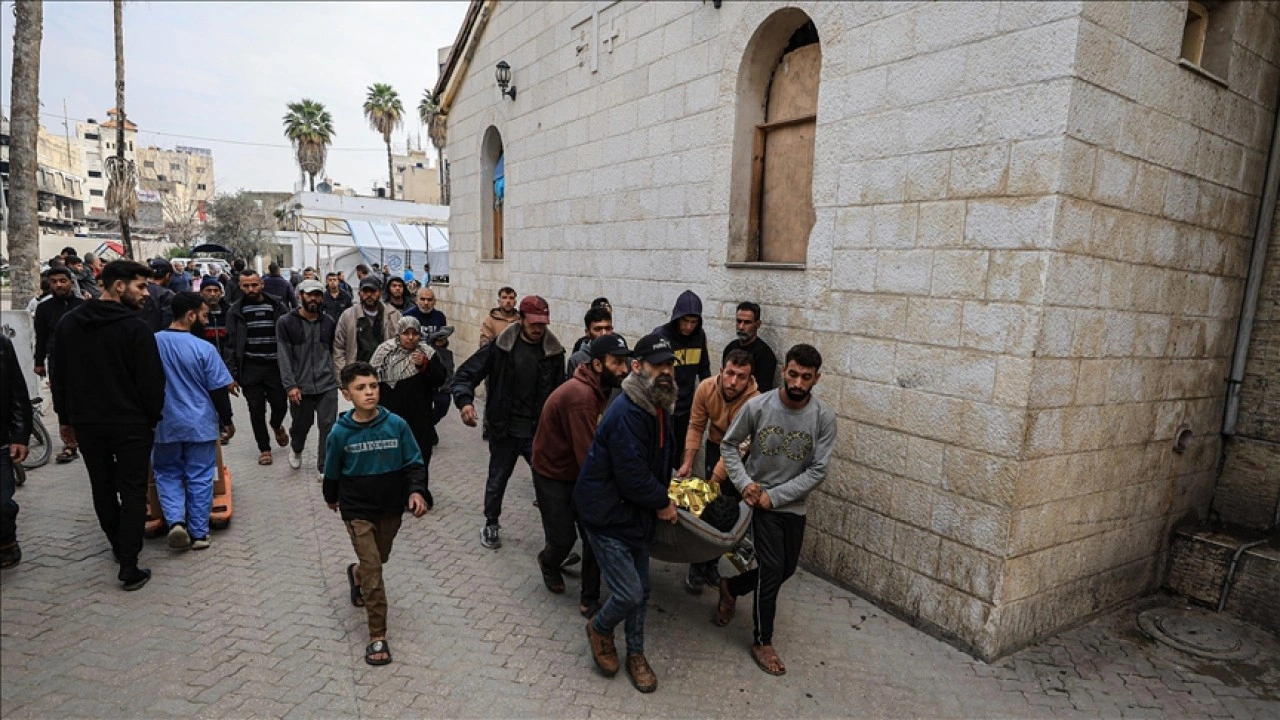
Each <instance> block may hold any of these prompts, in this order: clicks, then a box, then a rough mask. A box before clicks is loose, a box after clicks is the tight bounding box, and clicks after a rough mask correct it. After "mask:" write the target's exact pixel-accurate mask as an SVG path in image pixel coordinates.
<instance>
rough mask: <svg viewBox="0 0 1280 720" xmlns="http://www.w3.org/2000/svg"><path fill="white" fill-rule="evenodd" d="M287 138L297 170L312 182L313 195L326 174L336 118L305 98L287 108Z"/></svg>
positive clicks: (285, 122) (322, 107) (321, 106)
mask: <svg viewBox="0 0 1280 720" xmlns="http://www.w3.org/2000/svg"><path fill="white" fill-rule="evenodd" d="M286 107H287V108H288V109H289V112H288V113H287V114H285V116H284V136H285V137H287V138H289V142H291V143H293V152H294V156H295V157H296V158H297V160H298V167H299V168H300V169H301V170H302V172H304V173H306V174H307V176H308V177H309V178H310V180H311V190H312V192H314V191H315V189H316V175H318V174H320V173H321V172H323V171H324V163H325V160H326V159H327V158H328V156H329V146H330V145H332V144H333V135H334V132H333V118H332V117H331V116H330V115H329V111H328V110H325V109H324V105H323V104H322V103H318V102H316V101H314V100H308V99H306V98H303V99H302V100H300V101H298V102H292V103H289V104H288V105H287V106H286Z"/></svg>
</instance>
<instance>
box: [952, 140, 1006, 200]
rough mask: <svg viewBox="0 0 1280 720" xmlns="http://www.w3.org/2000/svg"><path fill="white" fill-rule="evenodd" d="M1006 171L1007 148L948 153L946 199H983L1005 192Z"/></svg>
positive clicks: (1004, 146)
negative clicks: (948, 166)
mask: <svg viewBox="0 0 1280 720" xmlns="http://www.w3.org/2000/svg"><path fill="white" fill-rule="evenodd" d="M1008 171H1009V146H1008V145H989V146H984V147H972V148H963V149H960V150H955V151H953V152H952V153H951V175H950V178H949V182H948V187H947V196H948V197H952V198H969V197H985V196H990V195H999V194H1002V193H1003V192H1004V191H1005V186H1006V182H1007V175H1008Z"/></svg>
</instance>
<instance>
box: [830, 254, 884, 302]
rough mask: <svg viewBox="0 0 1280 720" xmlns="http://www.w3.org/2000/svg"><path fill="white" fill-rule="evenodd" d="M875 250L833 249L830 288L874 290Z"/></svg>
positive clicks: (857, 290) (859, 290)
mask: <svg viewBox="0 0 1280 720" xmlns="http://www.w3.org/2000/svg"><path fill="white" fill-rule="evenodd" d="M876 256H877V252H876V251H875V250H835V251H833V252H832V258H831V289H832V290H852V291H855V292H874V291H875V289H876V264H877V263H876Z"/></svg>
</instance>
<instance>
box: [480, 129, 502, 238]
mask: <svg viewBox="0 0 1280 720" xmlns="http://www.w3.org/2000/svg"><path fill="white" fill-rule="evenodd" d="M480 168H481V172H480V238H481V242H480V248H481V255H480V256H481V257H482V258H484V259H486V260H501V259H502V257H503V252H502V238H503V228H502V210H503V207H504V206H505V204H506V195H507V178H506V175H507V173H506V157H505V154H504V153H503V149H502V134H501V133H499V132H498V129H497V128H495V127H490V128H489V129H488V130H486V131H485V134H484V142H483V144H482V146H481V148H480Z"/></svg>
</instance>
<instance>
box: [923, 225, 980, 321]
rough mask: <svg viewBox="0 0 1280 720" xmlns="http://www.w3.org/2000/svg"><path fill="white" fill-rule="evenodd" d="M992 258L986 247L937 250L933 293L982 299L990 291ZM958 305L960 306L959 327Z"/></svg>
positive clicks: (931, 293)
mask: <svg viewBox="0 0 1280 720" xmlns="http://www.w3.org/2000/svg"><path fill="white" fill-rule="evenodd" d="M922 214H923V211H922ZM962 227H963V223H961V225H960V226H957V227H956V231H957V234H959V231H960V230H961V228H962ZM988 258H989V256H988V253H987V252H986V251H985V250H938V251H935V252H934V255H933V273H932V281H931V282H932V284H931V286H930V289H929V294H930V295H933V296H934V297H942V298H962V299H981V298H982V297H983V296H984V294H985V292H986V286H987V263H988ZM958 309H959V308H958V306H957V317H956V320H957V322H956V323H955V326H956V327H957V328H958V326H959V322H958V321H959V315H958Z"/></svg>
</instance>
